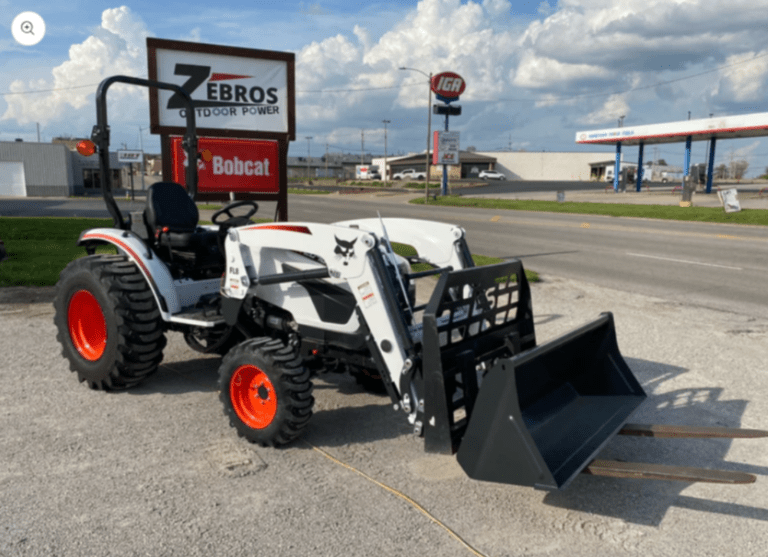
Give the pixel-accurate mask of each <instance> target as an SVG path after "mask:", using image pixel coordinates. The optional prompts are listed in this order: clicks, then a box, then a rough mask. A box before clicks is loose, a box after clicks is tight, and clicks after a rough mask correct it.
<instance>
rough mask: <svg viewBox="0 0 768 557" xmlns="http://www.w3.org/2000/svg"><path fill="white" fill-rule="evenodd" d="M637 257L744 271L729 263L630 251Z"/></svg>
mask: <svg viewBox="0 0 768 557" xmlns="http://www.w3.org/2000/svg"><path fill="white" fill-rule="evenodd" d="M627 255H633V256H635V257H647V258H648V259H661V260H662V261H674V262H675V263H689V264H691V265H703V266H705V267H719V268H720V269H732V270H734V271H743V270H744V269H742V268H741V267H729V266H728V265H716V264H715V263H701V262H700V261H689V260H687V259H672V258H671V257H659V256H656V255H643V254H642V253H629V252H627Z"/></svg>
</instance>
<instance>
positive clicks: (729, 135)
mask: <svg viewBox="0 0 768 557" xmlns="http://www.w3.org/2000/svg"><path fill="white" fill-rule="evenodd" d="M622 118H623V117H622ZM766 135H768V112H760V113H757V114H743V115H741V116H719V117H717V118H701V119H698V120H683V121H680V122H667V123H664V124H647V125H644V126H634V127H626V128H625V127H620V128H609V129H605V130H594V131H583V132H576V143H579V144H582V145H587V144H589V145H596V144H600V143H602V144H615V145H616V172H615V177H614V182H613V188H614V190H616V191H618V187H619V163H620V160H621V146H622V145H639V146H640V151H639V155H638V168H639V172H638V180H637V191H640V186H641V184H642V179H643V178H642V176H643V171H642V167H643V147H644V146H645V145H652V144H655V143H678V142H683V141H684V142H685V154H684V158H683V174H684V175H685V176H688V173H689V169H690V162H691V142H692V141H703V140H709V142H710V143H709V157H708V158H709V164H708V168H707V193H710V192H711V191H712V170H713V165H714V159H715V143H716V142H717V140H718V139H737V138H742V137H760V136H766Z"/></svg>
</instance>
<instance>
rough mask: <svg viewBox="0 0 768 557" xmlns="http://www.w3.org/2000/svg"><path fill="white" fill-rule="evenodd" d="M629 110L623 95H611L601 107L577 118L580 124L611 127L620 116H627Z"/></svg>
mask: <svg viewBox="0 0 768 557" xmlns="http://www.w3.org/2000/svg"><path fill="white" fill-rule="evenodd" d="M629 113H630V109H629V105H628V104H627V101H626V99H625V95H611V96H610V97H608V100H606V101H605V102H604V103H603V106H601V107H600V108H598V109H597V110H594V111H592V112H590V113H589V114H587V115H586V116H583V117H581V118H579V120H578V121H579V122H580V123H582V124H594V125H607V126H608V127H613V125H612V123H616V121H617V120H618V118H619V117H620V116H629Z"/></svg>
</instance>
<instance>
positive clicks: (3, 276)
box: [0, 217, 539, 287]
mask: <svg viewBox="0 0 768 557" xmlns="http://www.w3.org/2000/svg"><path fill="white" fill-rule="evenodd" d="M254 221H255V222H258V223H262V222H271V220H270V219H254ZM200 224H210V223H207V222H201V223H200ZM91 228H112V220H111V219H86V218H42V217H38V218H34V217H29V218H27V217H0V239H2V240H3V242H4V243H5V249H6V251H7V253H8V258H7V259H6V260H5V261H3V262H2V263H0V287H3V286H53V285H54V284H56V281H58V280H59V273H60V272H61V270H62V269H63V268H64V267H66V266H67V263H69V262H70V261H72V260H73V259H77V258H78V257H83V256H84V255H86V253H85V248H82V247H78V246H77V245H76V244H77V239H78V238H79V237H80V233H81V232H82V231H83V230H88V229H91ZM393 248H394V249H395V252H396V253H399V254H400V255H402V256H404V257H407V256H409V255H416V250H415V249H414V248H413V247H411V246H408V245H405V244H393ZM96 252H97V253H115V248H113V247H111V246H100V247H99V248H97V250H96ZM472 257H473V258H474V260H475V264H476V265H491V264H493V263H499V262H501V261H502V260H501V259H498V258H495V257H486V256H484V255H473V256H472ZM429 268H430V266H429V265H423V264H422V265H415V266H414V271H424V270H427V269H429ZM526 276H527V277H528V280H529V281H531V282H535V281H538V280H539V277H538V275H537V274H536V273H535V272H532V271H527V270H526Z"/></svg>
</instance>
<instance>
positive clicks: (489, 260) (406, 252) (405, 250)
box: [392, 242, 541, 282]
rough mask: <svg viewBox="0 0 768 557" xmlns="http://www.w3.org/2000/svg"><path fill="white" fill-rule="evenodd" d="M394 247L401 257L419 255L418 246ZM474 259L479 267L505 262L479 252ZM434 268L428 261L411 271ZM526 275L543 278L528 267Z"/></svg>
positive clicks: (416, 271)
mask: <svg viewBox="0 0 768 557" xmlns="http://www.w3.org/2000/svg"><path fill="white" fill-rule="evenodd" d="M392 249H393V250H394V252H395V253H396V254H397V255H399V256H401V257H413V256H415V255H417V253H416V248H414V247H413V246H409V245H408V244H399V243H397V242H392ZM472 260H473V261H474V262H475V265H477V266H478V267H484V266H485V265H495V264H496V263H502V262H504V259H500V258H498V257H489V256H487V255H479V254H475V253H473V254H472ZM431 268H432V266H431V265H427V264H426V263H416V264H415V265H411V271H413V272H414V273H420V272H421V271H428V270H430V269H431ZM525 276H526V278H527V279H528V282H539V281H540V280H541V277H540V276H539V273H537V272H536V271H530V270H528V269H525Z"/></svg>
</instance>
